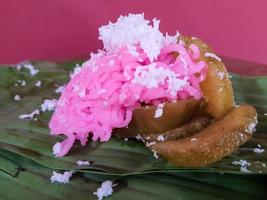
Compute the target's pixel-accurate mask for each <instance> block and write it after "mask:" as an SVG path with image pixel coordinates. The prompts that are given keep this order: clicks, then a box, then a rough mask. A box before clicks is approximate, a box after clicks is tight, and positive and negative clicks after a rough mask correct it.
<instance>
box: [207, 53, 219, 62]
mask: <svg viewBox="0 0 267 200" xmlns="http://www.w3.org/2000/svg"><path fill="white" fill-rule="evenodd" d="M204 56H205V57H211V58H214V59H216V60H218V61H222V59H221V58H220V57H218V56H217V55H216V54H214V53H211V52H206V53H205V54H204Z"/></svg>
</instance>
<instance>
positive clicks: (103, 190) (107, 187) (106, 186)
mask: <svg viewBox="0 0 267 200" xmlns="http://www.w3.org/2000/svg"><path fill="white" fill-rule="evenodd" d="M114 186H115V185H113V182H112V181H109V180H107V181H105V182H103V183H102V184H101V187H100V188H98V189H97V191H96V192H94V195H96V196H97V197H98V200H102V199H103V198H104V197H108V196H110V195H112V193H113V188H112V187H114Z"/></svg>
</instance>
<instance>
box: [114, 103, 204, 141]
mask: <svg viewBox="0 0 267 200" xmlns="http://www.w3.org/2000/svg"><path fill="white" fill-rule="evenodd" d="M199 107H200V100H195V99H193V98H191V99H187V100H179V101H176V102H168V103H165V104H164V107H163V114H162V116H161V117H159V118H155V112H156V110H157V106H154V105H152V106H142V107H140V108H137V109H135V110H134V112H133V116H132V120H131V122H130V124H129V125H128V128H121V129H115V130H114V133H115V135H116V136H117V137H120V138H133V137H135V136H137V135H140V136H143V135H147V134H158V133H163V132H165V131H168V130H172V129H174V128H177V127H179V126H181V125H182V124H184V123H186V122H188V121H189V120H190V119H191V118H192V116H193V114H194V113H195V112H196V111H197V110H198V109H199Z"/></svg>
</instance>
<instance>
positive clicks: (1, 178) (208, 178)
mask: <svg viewBox="0 0 267 200" xmlns="http://www.w3.org/2000/svg"><path fill="white" fill-rule="evenodd" d="M0 158H3V159H6V160H9V161H10V162H12V163H14V169H16V170H17V169H18V172H17V173H16V174H14V175H12V174H10V173H6V172H4V171H0V188H1V189H0V197H1V199H8V200H21V199H27V200H35V199H39V200H48V199H49V200H59V199H75V200H85V199H97V197H96V196H95V195H94V194H93V192H94V191H96V190H97V188H98V187H99V186H100V183H101V182H102V181H104V180H112V181H113V182H114V183H115V184H118V185H117V186H115V187H114V188H113V189H114V192H113V194H112V195H111V196H110V197H108V198H105V199H106V200H109V199H110V200H111V199H116V200H125V199H128V200H136V199H138V200H146V199H153V200H162V199H164V200H176V199H203V200H205V199H214V200H217V199H218V200H219V199H233V198H234V197H238V199H244V200H245V199H265V197H266V195H267V191H266V188H265V187H266V183H267V182H266V178H265V177H259V176H258V175H246V176H244V175H234V174H224V175H223V174H218V173H196V172H195V173H194V172H192V173H183V172H180V173H152V174H149V175H134V176H127V177H118V176H117V177H111V176H110V175H99V174H97V175H96V174H92V173H75V174H74V175H73V176H72V178H71V180H70V183H69V184H66V185H65V184H58V183H54V184H51V183H50V181H49V178H50V176H51V174H52V171H53V170H52V169H50V168H47V167H44V166H41V165H39V164H38V163H36V162H34V161H32V160H31V159H28V158H25V157H23V156H19V155H17V154H14V153H11V152H8V151H5V150H2V151H1V152H0Z"/></svg>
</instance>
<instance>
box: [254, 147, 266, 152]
mask: <svg viewBox="0 0 267 200" xmlns="http://www.w3.org/2000/svg"><path fill="white" fill-rule="evenodd" d="M264 151H265V150H264V149H260V148H254V149H253V152H254V153H263V152H264Z"/></svg>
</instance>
